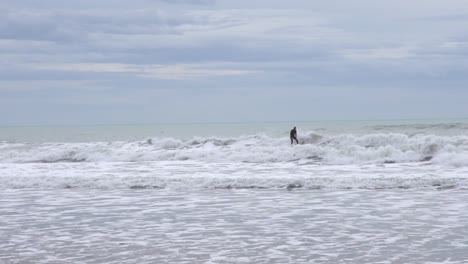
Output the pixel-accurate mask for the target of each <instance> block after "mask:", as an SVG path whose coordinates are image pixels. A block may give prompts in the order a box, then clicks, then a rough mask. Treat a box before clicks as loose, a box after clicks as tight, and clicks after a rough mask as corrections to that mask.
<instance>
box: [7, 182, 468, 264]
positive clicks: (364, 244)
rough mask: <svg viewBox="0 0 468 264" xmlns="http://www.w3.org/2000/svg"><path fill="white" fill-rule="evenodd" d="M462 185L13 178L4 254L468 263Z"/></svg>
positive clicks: (84, 259)
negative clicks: (204, 184)
mask: <svg viewBox="0 0 468 264" xmlns="http://www.w3.org/2000/svg"><path fill="white" fill-rule="evenodd" d="M467 200H468V193H467V192H466V191H458V190H445V191H434V190H411V191H408V190H326V191H323V190H293V191H288V190H258V189H256V190H226V189H224V190H192V191H190V192H186V191H181V190H167V189H162V190H159V189H158V190H156V189H151V190H73V189H71V190H37V189H18V190H11V189H10V190H3V191H2V192H1V194H0V213H1V217H0V237H2V240H1V241H0V262H1V263H466V261H467V260H468V228H466V227H467V224H468V214H467V213H466V212H467V210H468V204H467V203H466V201H467Z"/></svg>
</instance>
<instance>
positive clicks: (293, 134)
mask: <svg viewBox="0 0 468 264" xmlns="http://www.w3.org/2000/svg"><path fill="white" fill-rule="evenodd" d="M289 137H290V138H291V144H292V143H294V141H296V144H299V141H297V130H296V128H293V129H292V130H291V132H290V133H289Z"/></svg>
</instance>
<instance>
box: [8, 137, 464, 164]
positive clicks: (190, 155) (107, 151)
mask: <svg viewBox="0 0 468 264" xmlns="http://www.w3.org/2000/svg"><path fill="white" fill-rule="evenodd" d="M299 141H300V144H299V145H294V146H291V145H290V142H289V138H287V137H283V138H274V137H269V136H267V135H264V134H257V135H246V136H241V137H235V138H216V137H207V138H202V137H196V138H193V139H190V140H180V139H175V138H151V139H148V140H145V141H132V142H88V143H11V142H0V163H57V162H146V161H186V160H190V161H200V162H243V163H277V162H299V163H310V164H389V163H407V162H430V163H435V164H445V165H450V166H457V167H464V166H468V136H438V135H406V134H399V133H375V134H367V135H355V134H342V135H335V136H327V135H320V134H317V133H314V132H308V133H306V134H303V135H302V136H301V137H299Z"/></svg>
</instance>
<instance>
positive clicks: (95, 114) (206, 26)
mask: <svg viewBox="0 0 468 264" xmlns="http://www.w3.org/2000/svg"><path fill="white" fill-rule="evenodd" d="M467 13H468V5H466V2H465V1H461V0H460V1H455V0H448V1H422V0H416V1H410V2H408V1H402V0H397V1H391V2H388V1H387V2H380V1H379V2H376V1H371V0H358V1H352V2H350V1H338V0H329V1H305V0H303V1H298V0H293V1H287V2H285V1H279V0H273V1H272V0H269V1H266V0H259V1H246V0H239V1H228V0H218V1H214V0H198V1H197V0H186V1H184V0H178V1H172V0H171V1H155V0H152V1H150V0H135V1H120V0H118V1H109V0H104V1H90V0H83V1H73V2H70V1H58V0H45V1H40V2H38V1H32V0H19V1H14V2H12V1H10V3H8V2H7V3H1V4H0V54H1V56H0V95H1V96H0V103H1V104H0V111H2V113H10V114H8V115H2V117H1V118H0V125H9V124H13V125H15V124H74V123H91V124H94V123H138V122H145V123H147V122H197V121H203V122H205V121H275V120H276V121H280V120H315V119H368V118H372V119H375V118H444V117H466V116H467V114H468V107H467V106H465V104H464V103H463V102H462V100H461V99H460V98H468V97H467V96H468V89H467V83H468V82H467V81H468V77H467V76H468V75H467V74H466V73H467V71H468V60H467V57H468V34H467V33H466V30H465V28H466V23H467V22H468V17H467V16H466V15H465V14H467ZM58 113H60V114H58Z"/></svg>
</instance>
